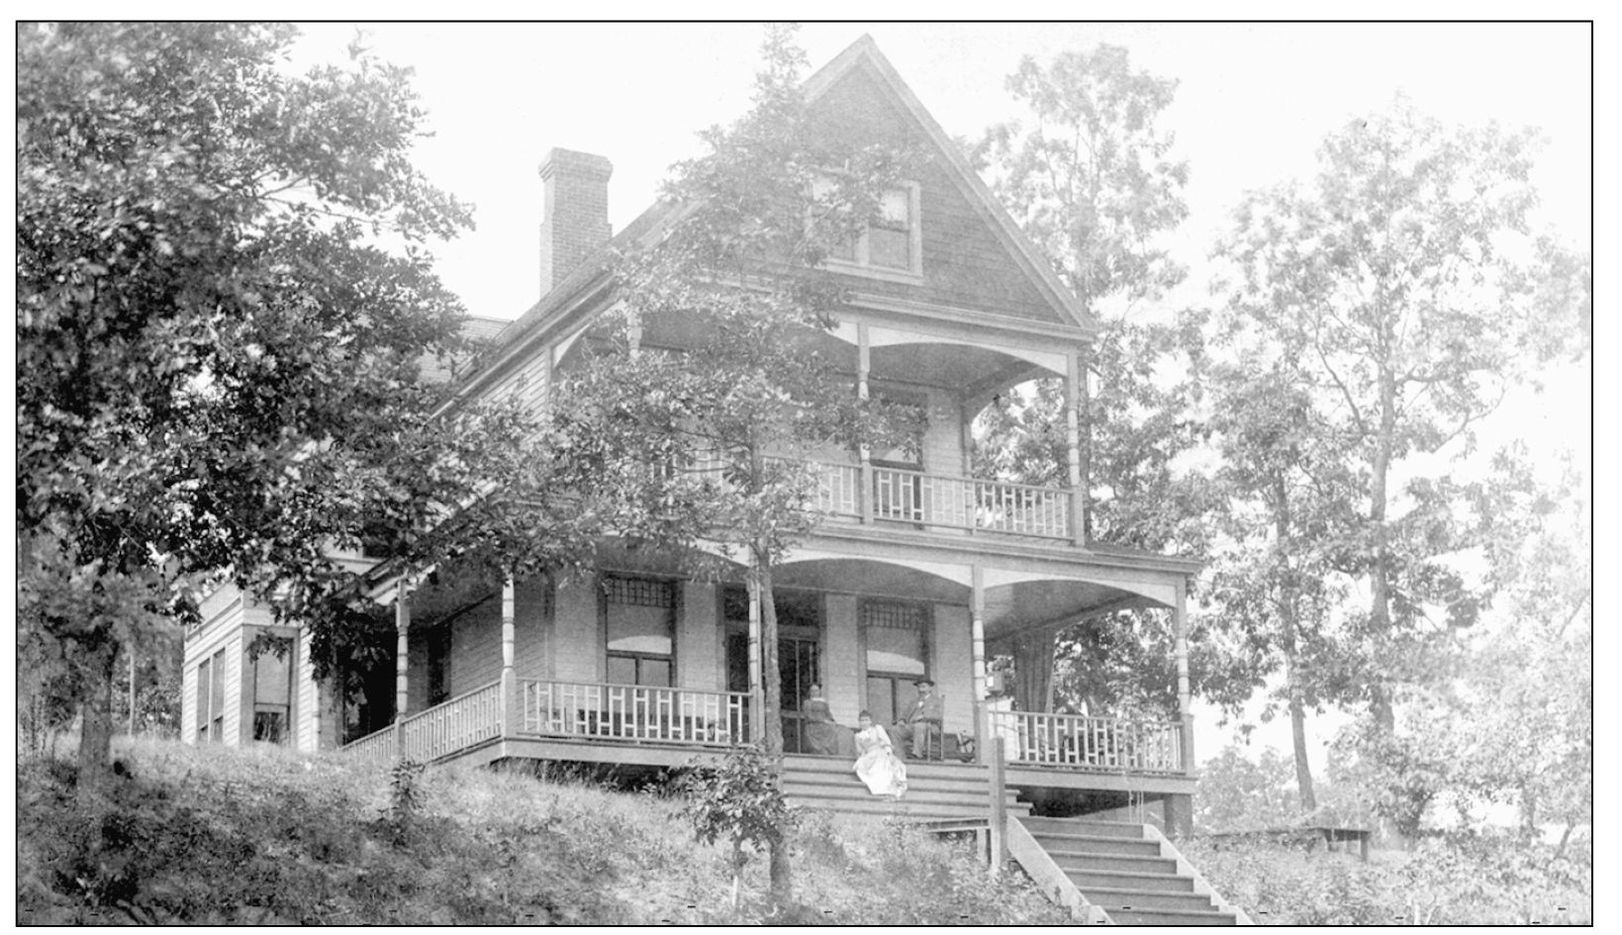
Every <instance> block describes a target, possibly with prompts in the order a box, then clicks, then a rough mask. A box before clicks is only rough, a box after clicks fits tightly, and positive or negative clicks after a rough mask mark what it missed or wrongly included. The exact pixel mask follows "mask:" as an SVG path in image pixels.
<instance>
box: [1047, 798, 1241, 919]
mask: <svg viewBox="0 0 1622 935" xmlns="http://www.w3.org/2000/svg"><path fill="white" fill-rule="evenodd" d="M1019 821H1020V823H1021V825H1022V826H1023V829H1024V830H1025V831H1026V832H1028V833H1029V835H1030V838H1031V839H1033V840H1034V843H1035V844H1036V845H1037V846H1038V847H1040V849H1041V850H1042V851H1044V852H1045V857H1046V861H1043V859H1042V857H1041V856H1040V855H1037V856H1035V857H1034V859H1033V860H1032V863H1036V862H1045V863H1046V864H1047V866H1048V869H1049V870H1050V871H1051V870H1056V871H1058V872H1060V873H1062V874H1063V875H1064V877H1066V878H1068V880H1069V882H1070V884H1072V885H1073V886H1074V887H1075V890H1077V891H1079V892H1080V895H1081V897H1082V898H1083V899H1085V901H1086V903H1088V904H1090V906H1092V907H1096V909H1097V910H1102V913H1103V915H1104V916H1105V918H1104V919H1099V920H1098V921H1105V920H1106V919H1107V921H1110V922H1114V923H1115V924H1117V925H1237V924H1248V922H1249V920H1248V919H1246V918H1245V917H1244V915H1243V913H1241V912H1239V911H1237V910H1235V909H1233V908H1232V907H1229V906H1227V904H1226V903H1223V902H1222V901H1221V898H1220V897H1219V896H1217V895H1216V894H1215V893H1214V892H1213V891H1211V889H1210V887H1208V886H1206V885H1205V883H1204V881H1203V880H1202V879H1200V878H1199V876H1198V874H1197V873H1196V872H1195V871H1194V869H1193V868H1192V867H1191V866H1189V865H1188V863H1187V861H1185V860H1183V859H1182V855H1180V854H1178V853H1177V850H1176V849H1175V848H1174V847H1172V845H1171V843H1170V842H1169V841H1167V840H1166V839H1165V838H1164V837H1162V836H1161V835H1160V832H1159V831H1158V830H1156V829H1155V828H1153V827H1152V826H1148V825H1139V824H1132V823H1130V822H1118V821H1095V820H1090V819H1086V818H1034V817H1022V818H1020V819H1019ZM1027 870H1030V871H1035V870H1036V868H1034V867H1030V868H1027ZM1032 875H1033V877H1037V876H1038V874H1037V873H1036V872H1033V873H1032ZM1094 914H1095V915H1096V912H1095V913H1094Z"/></svg>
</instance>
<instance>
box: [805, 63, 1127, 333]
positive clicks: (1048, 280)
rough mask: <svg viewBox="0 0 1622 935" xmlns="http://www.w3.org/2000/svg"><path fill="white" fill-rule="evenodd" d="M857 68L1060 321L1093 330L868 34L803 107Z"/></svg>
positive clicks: (809, 91)
mask: <svg viewBox="0 0 1622 935" xmlns="http://www.w3.org/2000/svg"><path fill="white" fill-rule="evenodd" d="M861 67H866V68H870V69H871V70H872V71H873V73H875V74H876V75H877V77H878V78H879V81H878V86H879V88H880V89H881V91H882V92H883V93H884V94H885V95H886V96H887V97H889V98H890V99H891V102H892V103H894V104H895V105H897V108H898V109H899V110H900V111H901V112H902V113H904V114H906V115H908V116H909V117H911V118H912V120H913V121H914V122H915V123H916V124H917V126H918V128H919V129H920V130H921V131H923V135H924V137H925V138H927V139H928V140H929V141H930V143H931V144H933V146H934V149H935V151H936V153H937V154H938V155H939V156H941V157H942V159H943V160H944V163H945V166H946V167H947V171H948V174H949V175H950V176H951V177H952V179H953V181H954V182H956V183H957V185H958V187H959V189H960V190H961V191H962V193H963V194H964V196H965V197H966V198H967V199H968V201H969V202H970V203H971V204H972V205H973V206H974V207H975V208H976V209H977V210H978V211H979V213H980V215H981V219H982V220H984V221H985V222H986V223H987V224H988V226H990V228H991V229H992V231H993V233H994V234H995V235H996V237H997V239H998V240H1000V241H1002V243H1003V245H1004V246H1005V247H1006V248H1007V249H1008V251H1009V254H1010V256H1012V257H1013V259H1014V261H1015V262H1016V263H1017V264H1018V265H1019V266H1020V267H1021V269H1022V271H1023V272H1024V273H1025V275H1026V276H1028V277H1029V278H1030V279H1031V281H1032V283H1033V284H1034V285H1035V286H1036V288H1037V290H1038V291H1039V292H1041V293H1042V295H1043V296H1044V297H1045V298H1046V299H1047V300H1048V302H1049V304H1050V305H1051V306H1052V307H1053V308H1054V310H1055V311H1056V312H1057V313H1058V314H1059V316H1060V318H1061V319H1062V320H1064V321H1066V322H1067V323H1069V324H1073V325H1075V326H1077V327H1080V328H1082V329H1084V330H1086V331H1088V332H1092V331H1093V330H1095V329H1096V327H1097V322H1096V319H1094V318H1093V316H1092V314H1091V312H1090V311H1089V310H1088V309H1087V308H1086V307H1085V306H1083V305H1082V303H1081V300H1080V299H1078V298H1077V297H1076V295H1075V293H1073V292H1071V291H1070V289H1069V288H1067V287H1066V286H1065V285H1064V283H1063V282H1062V281H1060V279H1059V277H1058V275H1057V274H1056V273H1055V272H1054V270H1053V266H1052V264H1050V263H1049V262H1048V260H1047V258H1046V257H1044V256H1043V255H1042V253H1041V251H1040V250H1038V249H1037V247H1036V245H1035V244H1033V243H1031V241H1030V238H1028V237H1026V236H1025V232H1024V231H1022V230H1020V229H1019V226H1018V225H1017V224H1015V223H1014V219H1013V218H1012V217H1010V216H1009V214H1008V212H1007V210H1006V209H1004V208H1003V206H1002V204H1001V203H1000V202H999V201H998V200H997V197H996V195H994V194H992V192H991V189H990V188H988V187H987V186H986V183H985V182H984V181H982V180H981V178H980V175H979V173H977V172H975V171H974V168H973V167H972V166H970V165H969V161H968V159H967V158H966V157H965V156H964V155H963V153H962V152H960V151H959V149H958V146H957V144H956V143H955V142H953V140H952V138H951V137H950V136H949V135H948V134H947V133H946V131H945V130H944V129H943V128H942V127H941V125H940V124H939V123H937V122H936V121H935V118H934V116H933V115H931V114H930V113H929V111H928V110H927V109H925V107H924V105H923V103H922V102H920V101H919V100H918V97H917V95H915V94H914V93H913V91H912V88H910V87H908V86H907V83H906V81H904V80H902V78H901V74H900V73H899V72H897V71H896V69H895V66H894V65H892V64H890V60H889V59H888V58H886V57H885V55H884V53H883V52H882V51H880V49H879V46H878V43H877V42H876V41H875V40H874V39H873V37H872V35H871V34H868V33H863V34H862V35H861V37H860V38H858V39H857V40H856V41H855V42H852V43H851V44H850V45H848V46H846V47H845V49H844V51H842V52H840V53H839V54H838V55H836V56H834V58H833V60H832V61H830V62H828V64H826V65H824V66H822V67H821V68H819V69H817V71H816V72H815V73H813V74H812V75H811V77H809V78H807V79H806V80H805V83H804V84H803V85H802V86H801V90H802V91H803V92H804V94H805V100H806V103H808V104H811V103H815V101H816V100H817V99H818V98H820V97H822V96H823V95H824V94H826V93H828V91H829V90H830V89H831V88H833V87H834V86H835V85H837V84H838V83H839V82H840V81H841V80H843V79H844V78H845V77H847V76H848V75H850V74H851V73H852V72H853V71H855V70H856V69H857V68H861Z"/></svg>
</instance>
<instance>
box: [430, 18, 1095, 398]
mask: <svg viewBox="0 0 1622 935" xmlns="http://www.w3.org/2000/svg"><path fill="white" fill-rule="evenodd" d="M864 68H865V69H869V70H870V72H871V73H872V74H873V75H874V76H875V77H876V78H877V79H878V80H877V86H878V87H879V89H880V92H881V93H883V94H885V95H886V96H887V97H888V98H889V99H890V102H891V103H892V104H894V105H895V106H896V108H897V109H898V110H899V111H900V112H901V113H902V114H903V115H905V116H906V117H907V118H910V119H911V120H912V121H913V123H914V129H916V130H917V131H919V132H920V133H922V135H923V136H924V138H925V139H927V140H928V141H929V143H930V144H931V146H932V147H933V149H934V151H935V153H934V154H935V155H936V156H938V157H939V158H940V161H941V165H942V166H943V167H944V169H945V172H946V175H947V176H948V177H949V178H950V179H951V181H952V182H953V183H954V184H955V185H956V186H957V188H958V190H959V192H960V193H961V194H962V195H963V197H964V198H965V200H966V201H967V202H968V203H969V204H970V205H971V206H972V207H973V208H974V210H975V212H976V213H977V214H978V215H979V216H980V218H981V220H982V221H984V222H985V224H986V226H987V228H988V229H989V230H990V231H991V233H992V234H993V236H994V237H995V239H996V240H997V241H998V242H999V243H1000V244H1001V245H1002V246H1003V247H1004V248H1006V249H1007V251H1008V255H1009V257H1010V258H1011V259H1012V260H1013V261H1014V263H1015V264H1016V265H1017V266H1018V267H1019V268H1020V270H1021V271H1022V272H1023V273H1024V275H1025V276H1026V277H1027V278H1028V279H1029V281H1030V282H1031V284H1032V286H1033V287H1034V288H1035V289H1036V291H1037V293H1038V294H1040V295H1041V296H1042V298H1044V299H1045V300H1046V301H1047V303H1048V305H1049V306H1050V307H1051V308H1052V309H1053V311H1054V313H1055V315H1056V316H1057V317H1058V319H1059V320H1060V321H1061V322H1063V323H1065V324H1069V325H1072V326H1074V327H1076V328H1079V329H1082V330H1083V331H1084V332H1086V333H1088V334H1092V333H1093V332H1095V331H1096V330H1097V321H1096V319H1094V318H1093V316H1092V314H1091V313H1090V312H1089V311H1088V310H1087V309H1086V307H1085V306H1083V305H1082V303H1081V301H1080V300H1079V299H1078V298H1077V297H1076V296H1075V294H1074V293H1072V292H1071V291H1070V290H1069V289H1068V288H1066V287H1065V285H1064V283H1062V282H1061V281H1060V280H1059V277H1058V276H1057V275H1056V274H1055V273H1054V271H1053V267H1052V266H1051V265H1050V264H1049V263H1048V262H1047V260H1046V259H1044V258H1043V256H1042V254H1041V252H1040V251H1038V250H1037V248H1036V246H1035V245H1034V244H1032V243H1031V241H1030V239H1029V238H1027V237H1026V236H1025V234H1024V232H1023V231H1021V230H1020V229H1019V227H1018V225H1016V224H1015V223H1014V219H1013V218H1012V217H1010V216H1009V214H1008V212H1007V210H1005V209H1004V208H1003V206H1002V205H1001V203H999V202H998V201H997V197H996V196H995V195H994V194H992V192H991V189H989V188H987V187H986V184H985V182H983V181H981V179H980V176H979V175H978V174H977V173H976V172H975V171H974V169H973V167H971V166H970V165H969V162H968V160H967V159H966V158H965V157H964V155H963V153H962V152H960V151H959V149H958V146H957V144H956V143H954V142H953V141H952V138H951V137H950V136H948V135H947V133H946V131H945V130H943V129H941V126H940V124H938V123H936V122H935V118H934V117H932V116H930V114H929V111H927V110H925V109H924V105H923V104H922V103H920V102H919V100H918V97H917V95H915V94H913V92H912V89H911V88H909V87H908V86H907V83H906V82H905V81H903V80H901V75H900V74H899V73H897V72H896V70H895V66H893V65H891V64H890V60H889V59H887V58H885V57H884V53H882V52H880V51H879V48H878V44H877V43H875V42H874V41H873V37H872V36H870V35H865V34H864V35H863V36H862V37H861V38H860V39H857V40H856V41H855V42H853V43H851V44H850V45H849V46H848V47H846V49H845V50H844V51H843V52H841V53H839V54H838V55H837V56H835V57H834V59H833V60H832V61H830V62H828V64H826V65H824V66H823V67H822V68H820V69H818V70H817V71H816V72H815V73H814V74H812V75H811V77H809V78H807V79H806V80H805V83H804V85H803V86H802V87H803V90H804V92H805V99H806V102H807V103H808V104H812V103H815V102H816V100H817V99H818V98H820V97H822V96H823V95H824V94H826V93H827V92H828V91H829V90H830V89H832V88H834V87H835V86H836V85H838V84H839V83H840V82H841V81H842V80H843V79H845V78H846V77H848V76H849V75H851V74H852V73H853V72H855V71H856V70H858V69H864ZM673 207H675V206H674V205H671V204H669V203H668V202H664V201H658V202H655V203H654V204H653V205H651V206H650V207H649V208H648V209H647V210H646V211H644V212H643V213H642V214H641V215H639V216H638V217H637V218H636V220H634V221H632V222H631V223H630V224H629V225H628V226H627V227H626V228H625V229H624V230H623V231H621V232H620V233H618V234H617V235H615V236H614V237H613V238H612V239H610V240H609V241H608V242H607V243H605V244H603V245H602V247H600V248H599V249H598V250H596V251H595V252H593V253H592V254H591V255H590V256H588V257H587V258H586V259H585V260H584V261H582V262H581V263H580V265H579V266H577V267H576V268H575V269H573V270H571V271H570V272H569V273H568V274H566V275H565V276H564V278H563V280H562V281H560V282H559V283H558V284H557V285H556V286H554V287H553V288H552V289H551V290H549V291H548V292H547V293H546V294H545V295H543V296H541V298H540V300H539V301H537V302H536V303H535V304H534V305H532V306H530V308H529V309H528V310H527V311H525V312H524V314H522V315H520V316H519V317H518V318H517V319H516V320H515V321H513V322H512V323H511V324H509V325H507V326H506V327H505V328H503V329H501V331H500V333H499V334H498V335H497V336H496V337H495V340H494V343H495V345H496V346H497V347H499V348H501V351H500V352H499V353H497V354H496V355H495V356H494V357H493V358H492V359H491V360H490V361H489V362H488V363H487V364H486V365H485V366H483V367H481V368H480V369H479V370H478V371H477V372H476V373H471V374H468V378H469V379H468V382H466V383H464V385H463V386H462V387H461V388H460V389H459V390H458V393H457V395H458V396H459V397H460V396H462V395H465V394H467V393H469V392H471V391H473V390H474V389H476V388H477V387H478V386H479V385H481V384H483V383H485V382H486V381H487V380H488V379H490V378H491V377H493V376H494V375H495V374H496V373H497V372H498V371H500V370H502V369H504V367H506V366H507V365H508V364H510V363H511V362H512V361H513V359H514V358H515V357H518V356H521V354H522V350H523V349H522V345H524V344H525V343H527V341H526V338H527V336H528V335H531V334H533V333H535V332H536V331H537V330H538V326H539V325H540V324H541V323H542V322H543V321H547V320H550V319H551V318H553V317H554V316H555V315H557V314H559V313H560V312H561V311H562V310H564V309H567V308H570V307H574V306H576V305H577V304H578V303H579V302H580V301H582V300H583V299H585V298H587V297H589V296H590V295H591V294H592V293H594V292H595V291H597V289H598V288H599V287H600V286H601V285H603V283H604V273H605V271H606V270H607V268H608V267H609V265H610V260H611V259H612V257H613V256H614V254H615V252H616V251H617V250H620V249H624V248H626V247H629V246H630V245H631V244H632V243H634V242H636V241H639V240H641V239H643V238H645V237H649V236H655V235H656V234H657V232H658V231H659V230H660V229H661V224H662V222H664V221H666V220H668V219H669V218H670V215H671V210H672V208H673Z"/></svg>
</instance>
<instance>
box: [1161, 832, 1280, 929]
mask: <svg viewBox="0 0 1622 935" xmlns="http://www.w3.org/2000/svg"><path fill="white" fill-rule="evenodd" d="M1143 833H1144V837H1145V838H1147V839H1149V840H1151V841H1155V842H1157V843H1158V844H1159V845H1160V856H1161V857H1163V858H1166V859H1167V860H1175V861H1177V873H1178V875H1179V876H1184V877H1188V878H1189V879H1190V880H1193V881H1194V892H1196V893H1198V894H1200V895H1201V896H1206V897H1209V898H1210V900H1211V904H1212V905H1214V906H1216V908H1217V911H1219V912H1228V913H1232V914H1233V917H1234V924H1235V925H1254V924H1255V923H1254V922H1252V921H1251V919H1250V916H1248V915H1246V914H1245V910H1243V909H1241V908H1239V906H1238V905H1237V904H1235V903H1230V902H1228V901H1227V900H1225V899H1223V898H1222V895H1221V894H1220V893H1218V892H1217V891H1216V889H1215V888H1214V887H1213V886H1211V884H1210V883H1209V882H1207V881H1206V879H1205V877H1204V876H1203V875H1202V874H1201V873H1200V871H1199V870H1198V868H1196V867H1195V866H1194V865H1193V864H1192V863H1190V862H1189V861H1188V859H1187V858H1185V857H1184V856H1183V853H1182V851H1179V850H1178V849H1177V847H1176V846H1175V845H1173V844H1172V843H1171V841H1170V840H1169V839H1167V837H1166V836H1165V835H1164V834H1162V833H1161V832H1160V829H1159V828H1157V827H1155V826H1154V825H1152V824H1149V825H1144V826H1143Z"/></svg>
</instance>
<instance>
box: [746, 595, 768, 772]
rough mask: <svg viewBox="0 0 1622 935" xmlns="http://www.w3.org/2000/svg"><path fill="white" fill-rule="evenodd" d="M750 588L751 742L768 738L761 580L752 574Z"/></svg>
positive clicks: (758, 741) (759, 741)
mask: <svg viewBox="0 0 1622 935" xmlns="http://www.w3.org/2000/svg"><path fill="white" fill-rule="evenodd" d="M748 588H749V742H750V743H761V742H762V741H764V740H765V739H766V695H765V686H764V683H762V681H761V675H760V582H758V581H756V580H755V576H754V575H753V574H751V575H750V576H749V579H748Z"/></svg>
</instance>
